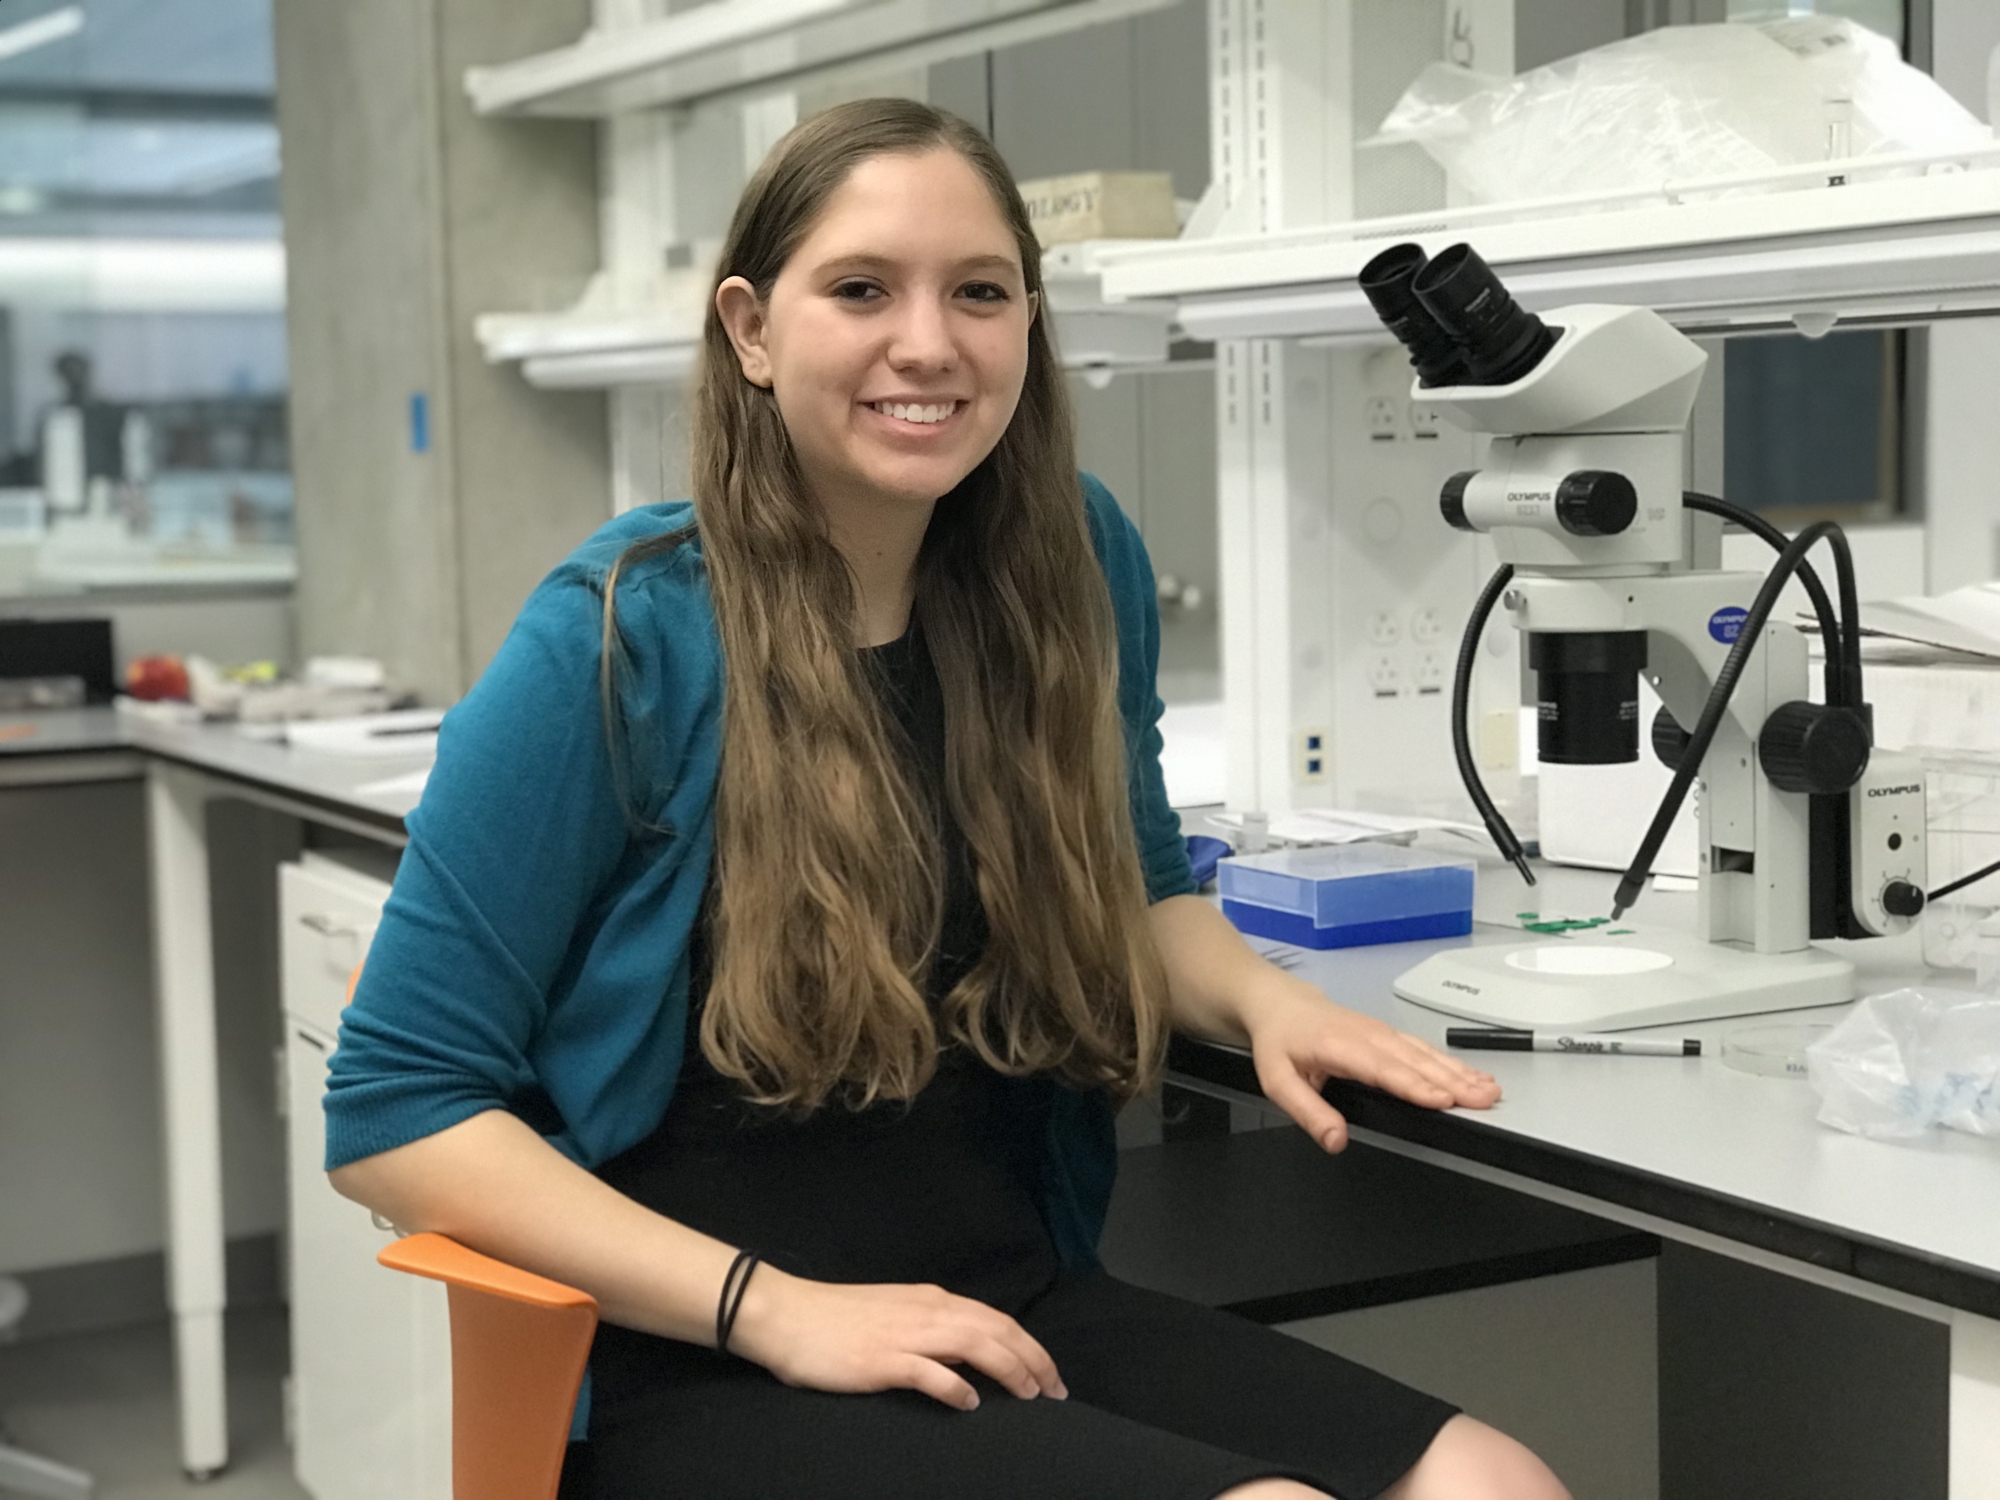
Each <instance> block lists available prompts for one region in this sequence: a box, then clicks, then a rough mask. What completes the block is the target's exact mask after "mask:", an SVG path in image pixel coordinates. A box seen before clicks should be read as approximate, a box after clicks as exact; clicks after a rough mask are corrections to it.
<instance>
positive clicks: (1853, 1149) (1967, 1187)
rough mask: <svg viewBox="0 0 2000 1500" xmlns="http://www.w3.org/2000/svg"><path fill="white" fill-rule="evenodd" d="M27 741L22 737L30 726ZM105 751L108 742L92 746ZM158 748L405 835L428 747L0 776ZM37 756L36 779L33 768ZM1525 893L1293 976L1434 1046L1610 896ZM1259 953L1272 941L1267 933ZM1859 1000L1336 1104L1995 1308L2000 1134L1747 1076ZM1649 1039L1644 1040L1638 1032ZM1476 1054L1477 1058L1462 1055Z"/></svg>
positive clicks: (1619, 1200) (1865, 982) (95, 712)
mask: <svg viewBox="0 0 2000 1500" xmlns="http://www.w3.org/2000/svg"><path fill="white" fill-rule="evenodd" d="M25 724H32V725H33V726H34V732H33V733H32V734H28V735H25V736H9V734H8V733H7V731H8V730H9V729H10V728H12V727H14V726H17V725H25ZM93 753H94V754H93ZM121 753H123V754H124V755H126V756H127V757H129V769H128V770H126V771H125V772H124V774H129V775H137V774H140V773H141V772H142V771H143V759H144V757H145V756H148V755H150V756H155V757H159V758H161V759H164V760H166V761H169V762H173V763H177V764H180V765H184V766H188V767H192V768H194V769H195V770H198V771H200V772H201V773H203V774H204V775H206V776H208V777H210V778H212V779H214V780H217V781H220V782H222V783H226V784H231V785H234V786H236V787H238V788H241V789H243V790H244V791H246V792H248V793H251V794H263V795H265V796H267V797H269V796H273V795H275V796H277V797H278V798H279V799H280V800H282V801H285V802H289V803H291V804H293V805H297V806H299V807H300V808H301V810H303V811H304V812H306V814H307V815H308V816H311V815H314V813H315V812H318V813H321V814H325V815H329V816H333V817H337V818H340V819H342V820H344V821H347V822H349V823H351V824H355V825H359V826H361V827H363V828H366V829H368V830H372V831H374V832H375V833H376V835H377V836H379V837H381V838H383V839H384V840H385V841H388V842H401V834H402V820H403V816H404V815H405V814H406V813H408V812H409V811H410V809H411V808H413V807H414V806H415V805H416V802H417V798H418V796H419V795H420V794H419V793H418V792H415V791H409V790H402V791H380V790H371V788H372V787H373V786H374V784H375V783H378V782H381V781H384V780H390V779H393V778H395V777H397V776H399V775H401V774H403V773H406V772H411V771H416V770H419V769H421V768H423V766H425V765H426V764H427V762H428V756H427V755H425V754H421V753H419V754H413V755H400V756H367V757H356V756H341V755H331V754H326V753H323V752H319V751H313V750H306V749H302V748H294V747H291V746H289V745H286V744H283V743H276V742H272V741H268V740H261V739H253V738H251V737H249V736H246V735H244V734H243V733H241V732H240V731H239V730H238V729H236V728H235V727H233V726H228V725H192V726H190V725H163V724H154V723H151V722H148V721H145V720H142V719H136V718H134V717H132V716H129V715H123V714H120V713H118V712H116V711H115V710H113V709H109V708H95V709H81V710H75V711H70V712H53V713H41V714H35V715H16V716H0V786H4V785H6V784H7V783H8V782H10V781H15V782H21V781H48V780H51V779H59V778H57V777H55V776H52V775H51V774H50V773H51V772H54V771H56V770H57V769H58V765H59V763H58V761H57V760H56V758H58V757H65V756H68V757H75V758H76V760H77V761H78V762H79V763H81V762H83V761H86V760H89V761H92V762H94V763H97V764H100V765H101V764H102V762H103V758H104V757H105V756H106V755H112V756H116V755H119V754H121ZM37 762H40V763H41V765H40V768H39V773H38V774H23V773H30V772H32V771H34V770H35V767H36V763H37ZM1540 874H1541V882H1542V883H1541V885H1540V886H1539V887H1538V888H1537V889H1536V890H1534V891H1533V892H1529V891H1528V890H1527V888H1526V887H1524V886H1523V885H1522V884H1521V883H1520V881H1519V880H1518V878H1517V877H1516V876H1514V875H1513V874H1512V872H1511V871H1509V870H1508V869H1507V868H1506V867H1505V866H1504V865H1501V864H1499V863H1498V862H1497V861H1493V860H1482V861H1481V867H1480V876H1479V899H1478V904H1477V907H1476V911H1475V915H1476V917H1477V918H1478V925H1476V926H1475V928H1474V931H1473V935H1472V936H1471V937H1470V938H1456V939H1449V940H1446V941H1444V942H1416V943H1396V944H1385V945H1379V946H1374V947H1364V948H1348V949H1340V950H1335V951H1331V952H1325V953H1315V952H1299V951H1298V950H1293V951H1294V952H1298V957H1297V958H1296V960H1293V959H1291V958H1288V959H1287V962H1295V964H1296V967H1295V968H1294V972H1295V973H1297V974H1299V975H1300V976H1301V977H1302V978H1304V979H1306V980H1308V981H1310V982H1311V983H1313V984H1315V985H1316V986H1318V987H1319V988H1320V989H1321V990H1323V991H1324V992H1325V993H1326V994H1328V995H1329V996H1331V997H1332V998H1333V999H1335V1000H1336V1001H1338V1002H1340V1003H1341V1004H1343V1005H1347V1006H1350V1007H1352V1008H1354V1009H1356V1010H1360V1011H1363V1012H1366V1013H1368V1014H1371V1015H1374V1016H1377V1017H1380V1018H1381V1019H1383V1020H1385V1021H1388V1022H1390V1023H1391V1024H1393V1025H1395V1026H1397V1027H1399V1028H1401V1029H1403V1030H1405V1031H1410V1032H1413V1033H1415V1034H1416V1035H1418V1036H1421V1037H1424V1038H1426V1039H1427V1040H1430V1041H1432V1042H1435V1043H1437V1044H1438V1045H1440V1046H1442V1045H1443V1042H1444V1030H1445V1027H1446V1026H1448V1025H1452V1024H1465V1023H1462V1022H1454V1021H1453V1020H1452V1018H1450V1017H1447V1016H1444V1015H1442V1014H1440V1013H1438V1012H1435V1011H1431V1010H1426V1009H1424V1008H1423V1007H1421V1006H1417V1005H1414V1004H1411V1003H1410V1002H1408V1001H1406V1000H1402V999H1400V998H1398V997H1397V996H1396V995H1395V994H1394V992H1393V989H1392V985H1393V983H1394V981H1395V978H1396V976H1397V975H1398V974H1400V973H1401V972H1402V971H1403V970H1404V969H1406V968H1408V967H1409V966H1410V965H1412V964H1414V963H1416V962H1417V961H1418V960H1419V959H1421V958H1423V957H1424V956H1425V955H1427V954H1429V953H1431V952H1433V951H1435V950H1437V949H1438V948H1441V947H1447V946H1455V945H1457V944H1461V943H1465V942H1474V943H1492V942H1505V941H1509V940H1516V941H1517V940H1519V938H1520V932H1519V930H1518V927H1517V926H1516V923H1515V913H1517V912H1519V911H1521V910H1524V909H1528V908H1530V907H1532V908H1534V909H1535V910H1538V911H1540V912H1541V913H1543V914H1545V915H1549V914H1556V913H1562V914H1569V915H1594V914H1597V913H1600V912H1602V911H1605V910H1607V909H1608V903H1609V899H1610V893H1611V889H1612V884H1613V877H1612V876H1611V875H1609V874H1606V873H1602V872H1597V871H1587V870H1570V869H1561V868H1555V867H1548V868H1544V869H1543V870H1542V871H1541V872H1540ZM1694 906H1695V898H1694V897H1693V896H1692V895H1683V894H1671V893H1666V892H1661V891H1654V890H1649V891H1648V892H1647V893H1646V895H1645V896H1644V897H1643V898H1642V900H1641V903H1640V905H1639V906H1638V907H1636V908H1635V909H1634V914H1633V915H1634V919H1636V920H1637V921H1640V922H1646V923H1657V924H1659V925H1662V926H1676V927H1683V928H1686V927H1690V926H1692V924H1693V921H1694ZM1258 946H1261V947H1265V948H1272V947H1275V946H1278V945H1273V944H1267V943H1262V942H1261V941H1259V942H1258ZM1838 946H1840V947H1841V948H1842V949H1843V950H1844V951H1845V952H1846V953H1847V956H1849V957H1851V958H1852V959H1853V960H1854V961H1855V963H1856V964H1857V965H1858V966H1859V968H1860V971H1861V974H1860V977H1861V984H1862V992H1863V993H1864V994H1871V993H1879V992H1881V991H1884V990H1889V989H1894V988H1897V987H1899V986H1901V985H1904V984H1914V983H1923V982H1927V981H1928V982H1933V983H1944V984H1950V983H1953V982H1954V979H1955V978H1956V982H1958V983H1959V984H1961V985H1962V984H1963V979H1962V977H1955V976H1951V975H1931V974H1929V973H1928V972H1927V971H1926V970H1925V969H1924V967H1923V964H1922V960H1921V956H1920V953H1919V948H1918V937H1917V934H1916V933H1915V932H1912V933H1909V934H1906V935H1905V936H1904V937H1902V938H1897V939H1884V940H1878V941H1876V942H1872V943H1853V944H1841V945H1838ZM1844 1009H1845V1007H1840V1006H1834V1007H1826V1008H1822V1009H1819V1010H1810V1011H1793V1012H1788V1013H1786V1014H1785V1015H1784V1016H1781V1017H1767V1018H1762V1020H1761V1021H1760V1020H1758V1019H1757V1018H1737V1019H1733V1020H1724V1021H1711V1022H1703V1023H1696V1024H1693V1025H1687V1026H1675V1027H1665V1028H1657V1029H1656V1030H1657V1032H1658V1034H1665V1035H1673V1036H1698V1037H1700V1038H1701V1039H1702V1042H1703V1055H1702V1056H1701V1057H1698V1058H1679V1057H1673V1058H1668V1057H1601V1056H1584V1055H1567V1054H1548V1053H1510V1052H1481V1053H1479V1054H1477V1055H1476V1056H1473V1060H1474V1061H1475V1062H1477V1064H1478V1065H1479V1066H1481V1067H1483V1068H1485V1069H1487V1070H1488V1071H1490V1072H1491V1073H1493V1074H1494V1076H1495V1077H1497V1078H1498V1079H1499V1081H1500V1084H1501V1087H1502V1089H1503V1090H1504V1096H1503V1098H1502V1099H1501V1101H1500V1103H1499V1104H1498V1105H1497V1106H1495V1107H1494V1108H1493V1109H1490V1110H1464V1109H1460V1110H1452V1111H1449V1112H1445V1113H1438V1112H1434V1111H1430V1110H1424V1109H1419V1108H1417V1107H1415V1106H1413V1105H1407V1104H1404V1103H1402V1102H1401V1101H1399V1100H1396V1099H1392V1098H1389V1097H1387V1096H1385V1095H1382V1094H1379V1093H1376V1092H1374V1091H1372V1090H1368V1089H1364V1088H1360V1087H1358V1086H1356V1085H1353V1084H1349V1083H1345V1082H1342V1081H1338V1080H1336V1081H1335V1082H1333V1083H1331V1084H1330V1085H1329V1086H1328V1090H1327V1093H1328V1097H1329V1098H1330V1099H1331V1100H1332V1101H1333V1102H1334V1104H1335V1105H1336V1106H1337V1107H1338V1108H1340V1109H1341V1110H1342V1111H1343V1112H1344V1113H1346V1114H1347V1116H1348V1117H1349V1119H1350V1120H1351V1121H1352V1122H1353V1124H1354V1125H1355V1126H1356V1127H1357V1129H1358V1130H1359V1131H1360V1132H1362V1134H1363V1135H1364V1136H1365V1137H1368V1138H1372V1139H1375V1140H1377V1141H1379V1142H1380V1143H1381V1144H1384V1145H1387V1146H1389V1147H1390V1148H1391V1149H1404V1150H1411V1149H1413V1148H1414V1150H1415V1151H1416V1152H1417V1153H1418V1154H1427V1153H1436V1154H1437V1156H1436V1159H1438V1160H1440V1161H1444V1162H1446V1163H1447V1164H1454V1165H1460V1166H1461V1167H1463V1166H1464V1165H1465V1164H1468V1163H1469V1164H1472V1165H1473V1166H1474V1167H1475V1168H1477V1169H1490V1170H1491V1171H1493V1172H1495V1173H1498V1174H1501V1176H1502V1180H1508V1179H1513V1180H1516V1181H1517V1182H1520V1183H1526V1184H1533V1185H1537V1186H1539V1187H1540V1188H1542V1189H1545V1190H1547V1189H1553V1190H1554V1193H1553V1194H1552V1196H1557V1197H1559V1198H1560V1197H1561V1196H1562V1195H1564V1194H1575V1195H1578V1196H1577V1200H1576V1201H1577V1202H1578V1203H1579V1204H1580V1206H1585V1207H1589V1206H1591V1203H1590V1202H1585V1201H1584V1200H1592V1201H1594V1202H1595V1203H1596V1204H1598V1205H1610V1206H1612V1207H1613V1208H1615V1209H1622V1210H1625V1211H1627V1212H1628V1213H1629V1214H1631V1215H1632V1216H1634V1217H1633V1222H1635V1223H1640V1224H1642V1225H1644V1224H1647V1223H1649V1222H1659V1223H1664V1224H1671V1225H1678V1226H1682V1227H1684V1228H1687V1229H1692V1230H1694V1231H1697V1232H1698V1233H1703V1232H1705V1233H1712V1234H1715V1235H1718V1236H1721V1237H1723V1238H1725V1239H1728V1240H1731V1241H1735V1242H1738V1243H1743V1244H1749V1245H1752V1246H1755V1247H1758V1248H1760V1249H1763V1250H1767V1251H1769V1252H1771V1253H1773V1254H1776V1255H1780V1256H1784V1257H1787V1258H1789V1259H1791V1260H1797V1261H1804V1262H1806V1263H1808V1264H1811V1265H1816V1266H1820V1267H1823V1268H1825V1269H1827V1270H1831V1271H1838V1272H1842V1273H1845V1274H1846V1275H1849V1276H1852V1277H1856V1278H1858V1279H1860V1280H1863V1281H1866V1282H1871V1283H1874V1284H1876V1285H1878V1286H1881V1287H1886V1288H1889V1289H1891V1290H1892V1291H1898V1292H1903V1293H1906V1294H1908V1295H1911V1296H1914V1297H1918V1298H1921V1299H1924V1300H1926V1301H1930V1302H1934V1303H1942V1304H1944V1305H1946V1306H1950V1307H1957V1308H1962V1309H1965V1310H1967V1311H1973V1312H1979V1313H1982V1314H1984V1315H1986V1316H1989V1317H2000V1142H1996V1141H1993V1140H1987V1139H1982V1138H1977V1137H1973V1136H1969V1135H1965V1134H1963V1133H1960V1132H1957V1131H1934V1132H1932V1133H1931V1134H1929V1135H1928V1136H1925V1137H1923V1138H1920V1139H1918V1140H1915V1141H1911V1142H1886V1141H1874V1140H1865V1139H1862V1138H1860V1137H1857V1136H1852V1135H1848V1134H1845V1133H1843V1132H1840V1131H1837V1130H1833V1129H1830V1128H1828V1127H1827V1126H1824V1125H1821V1124H1819V1123H1818V1122H1817V1120H1815V1118H1814V1115H1815V1112H1816V1110H1817V1108H1818V1097H1817V1096H1816V1095H1815V1094H1814V1093H1813V1091H1812V1089H1811V1088H1810V1087H1808V1086H1807V1085H1806V1084H1804V1083H1803V1082H1799V1081H1795V1080H1792V1079H1786V1078H1771V1077H1764V1076H1759V1075H1755V1074H1747V1073H1741V1072H1738V1071H1736V1070H1735V1069H1733V1068H1731V1067H1729V1066H1727V1065H1726V1064H1725V1063H1724V1062H1723V1061H1722V1059H1721V1056H1720V1055H1719V1054H1720V1051H1721V1042H1722V1039H1723V1038H1724V1037H1725V1036H1727V1035H1728V1034H1729V1033H1730V1032H1732V1031H1734V1030H1736V1029H1737V1028H1739V1027H1741V1026H1746V1025H1756V1024H1772V1023H1774V1022H1776V1021H1792V1022H1805V1023H1809V1022H1814V1021H1831V1020H1835V1019H1837V1018H1838V1017H1839V1016H1840V1015H1841V1014H1843V1013H1844ZM1641 1034H1644V1033H1641ZM1468 1055H1469V1056H1472V1055H1471V1054H1468ZM1169 1062H1170V1066H1171V1067H1172V1068H1173V1070H1174V1071H1175V1072H1177V1073H1179V1074H1181V1075H1182V1076H1183V1077H1185V1078H1187V1079H1190V1080H1192V1081H1195V1082H1197V1083H1201V1084H1206V1085H1208V1086H1210V1087H1217V1088H1221V1089H1224V1090H1229V1091H1236V1092H1240V1093H1244V1094H1250V1095H1254V1094H1255V1093H1256V1092H1257V1083H1256V1075H1255V1071H1254V1069H1253V1068H1252V1067H1251V1065H1250V1060H1249V1057H1248V1056H1247V1054H1245V1053H1243V1052H1241V1051H1239V1050H1236V1049H1233V1048H1228V1047H1222V1046H1217V1045H1214V1044H1211V1043H1204V1042H1199V1041H1195V1040H1192V1039H1189V1038H1186V1037H1180V1038H1177V1039H1176V1040H1175V1042H1174V1047H1173V1051H1172V1054H1171V1057H1170V1060H1169Z"/></svg>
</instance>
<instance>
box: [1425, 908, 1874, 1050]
mask: <svg viewBox="0 0 2000 1500" xmlns="http://www.w3.org/2000/svg"><path fill="white" fill-rule="evenodd" d="M1395 989H1396V993H1397V994H1398V995H1400V996H1402V997H1403V998H1404V999H1405V1000H1410V1001H1414V1002H1415V1003H1416V1004H1418V1005H1421V1006H1424V1007H1426V1008H1427V1009H1430V1010H1439V1011H1443V1012H1444V1013H1445V1014H1446V1015H1451V1016H1462V1017H1464V1018H1465V1019H1467V1020H1470V1021H1483V1022H1486V1023H1487V1024H1489V1025H1493V1026H1520V1027H1526V1028H1528V1029H1530V1030H1536V1031H1555V1030H1563V1031H1625V1030H1630V1029H1633V1028H1636V1027H1642V1026H1668V1025H1672V1024H1675V1023H1677V1022H1684V1021H1708V1020H1715V1019H1718V1018H1720V1017H1723V1016H1756V1015H1763V1014H1766V1013H1767V1012H1770V1011H1780V1010H1803V1009H1808V1008H1810V1007H1812V1006H1817V1005H1840V1004H1843V1003H1845V1002H1846V1001H1849V1000H1852V999H1853V998H1854V965H1853V964H1851V963H1849V962H1848V961H1847V960H1846V959H1844V958H1836V957H1834V956H1833V955H1832V954H1831V953H1827V952H1825V951H1823V950H1821V949H1818V948H1805V949H1802V950H1800V951H1798V952H1796V953H1757V952H1754V951H1752V950H1751V949H1748V948H1742V947H1738V946H1736V945H1735V944H1730V943H1710V942H1705V941H1703V940H1702V939H1700V938H1697V937H1694V936H1692V935H1690V934H1688V933H1684V932H1671V931H1662V930H1659V929H1647V928H1623V929H1619V930H1618V931H1617V935H1616V936H1600V935H1599V934H1598V933H1595V932H1578V933H1573V934H1568V935H1565V936H1561V937H1543V938H1535V939H1533V940H1532V941H1529V942H1523V943H1493V944H1478V945H1474V946H1472V947H1466V948H1452V949H1447V950H1446V951H1445V952H1443V953H1434V954H1432V955H1431V956H1430V957H1429V958H1427V959H1425V960H1424V961H1423V962H1422V963H1420V964H1418V965H1417V966H1416V967H1415V968H1412V969H1409V970H1407V971H1406V972H1404V973H1403V974H1401V975H1400V976H1398V978H1397V980H1396V985H1395Z"/></svg>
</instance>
